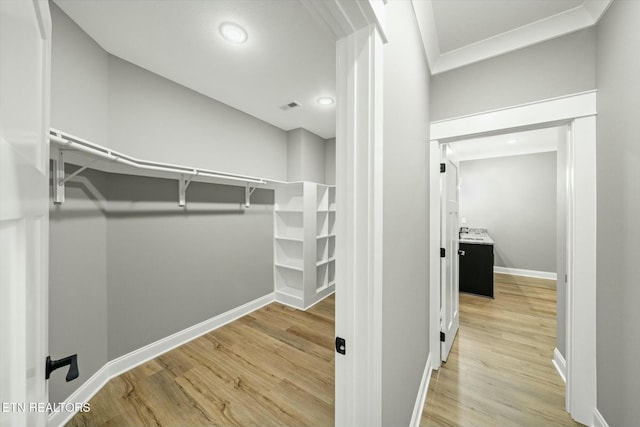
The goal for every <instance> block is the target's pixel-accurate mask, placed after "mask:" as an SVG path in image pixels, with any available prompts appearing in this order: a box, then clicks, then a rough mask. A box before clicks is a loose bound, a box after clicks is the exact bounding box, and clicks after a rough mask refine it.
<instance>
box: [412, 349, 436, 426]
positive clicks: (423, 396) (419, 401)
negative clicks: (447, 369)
mask: <svg viewBox="0 0 640 427" xmlns="http://www.w3.org/2000/svg"><path fill="white" fill-rule="evenodd" d="M432 371H433V366H432V364H431V352H430V353H429V356H427V363H425V365H424V372H423V373H422V381H420V388H418V396H417V397H416V403H415V405H414V407H413V414H412V415H411V423H410V424H409V427H418V426H419V425H420V419H421V418H422V409H423V408H424V402H425V401H426V400H427V391H429V381H431V372H432Z"/></svg>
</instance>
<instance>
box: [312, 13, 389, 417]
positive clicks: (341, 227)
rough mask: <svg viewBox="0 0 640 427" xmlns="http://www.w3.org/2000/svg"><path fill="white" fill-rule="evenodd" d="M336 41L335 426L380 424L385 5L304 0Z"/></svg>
mask: <svg viewBox="0 0 640 427" xmlns="http://www.w3.org/2000/svg"><path fill="white" fill-rule="evenodd" d="M301 2H302V4H303V5H304V6H305V7H306V8H307V10H308V11H309V12H310V13H311V15H312V16H313V17H314V18H315V19H316V21H317V22H318V23H319V24H320V25H322V26H324V27H325V28H326V29H327V31H329V32H330V33H332V34H333V35H334V36H335V38H336V41H337V43H336V65H337V67H336V98H337V99H336V326H335V332H336V337H341V338H344V339H345V340H346V347H345V354H336V372H335V383H336V394H335V402H336V404H335V425H336V426H337V427H343V426H344V427H347V426H365V425H366V426H370V427H375V426H380V425H381V424H382V262H381V261H382V155H383V152H382V139H383V128H382V109H383V103H382V93H383V90H382V72H383V62H382V52H383V49H382V46H383V43H384V42H386V35H385V25H384V14H385V11H384V2H383V0H362V1H357V2H356V1H353V0H332V1H326V2H325V1H314V0H301Z"/></svg>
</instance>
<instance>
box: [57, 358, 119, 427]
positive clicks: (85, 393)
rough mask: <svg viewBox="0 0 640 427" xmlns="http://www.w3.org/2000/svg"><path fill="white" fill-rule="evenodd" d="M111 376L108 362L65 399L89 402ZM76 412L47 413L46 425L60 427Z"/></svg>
mask: <svg viewBox="0 0 640 427" xmlns="http://www.w3.org/2000/svg"><path fill="white" fill-rule="evenodd" d="M111 378H112V377H111V376H110V375H109V362H107V363H106V364H105V365H103V366H102V368H100V369H98V371H97V372H96V373H95V374H93V375H92V376H91V378H89V379H88V380H87V381H85V382H84V384H82V385H81V386H80V387H78V388H77V389H76V391H74V392H73V393H71V395H70V396H69V397H67V400H65V403H67V402H74V403H75V402H78V403H85V402H89V400H91V398H92V397H93V396H94V395H95V394H96V393H97V392H99V391H100V389H101V388H102V387H104V386H105V385H107V383H108V382H109V380H110V379H111ZM65 407H66V406H65ZM75 414H76V412H67V411H64V412H54V413H52V414H51V415H49V419H48V421H47V426H49V427H58V426H59V427H62V426H64V425H65V424H67V423H68V422H69V421H70V420H71V418H73V416H74V415H75Z"/></svg>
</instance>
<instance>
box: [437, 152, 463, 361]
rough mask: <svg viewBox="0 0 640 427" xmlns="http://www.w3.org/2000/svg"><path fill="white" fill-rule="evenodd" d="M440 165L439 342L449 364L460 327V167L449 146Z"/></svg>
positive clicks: (442, 354)
mask: <svg viewBox="0 0 640 427" xmlns="http://www.w3.org/2000/svg"><path fill="white" fill-rule="evenodd" d="M441 162H442V163H444V164H445V165H446V166H445V172H444V173H441V174H440V176H441V179H440V182H441V189H442V190H441V209H442V213H441V216H440V217H441V221H442V225H441V228H440V245H441V246H440V247H441V248H444V249H445V257H444V258H441V265H440V271H441V291H440V332H442V333H443V334H444V340H442V339H441V340H440V341H441V342H440V359H441V360H442V361H443V362H446V361H447V358H448V357H449V352H450V351H451V347H452V346H453V341H454V340H455V338H456V334H457V333H458V327H459V325H460V313H459V304H460V296H459V294H460V289H459V283H458V279H459V275H458V247H459V243H458V230H459V204H458V168H457V166H456V164H454V163H453V162H452V161H451V160H448V159H447V152H446V145H445V144H443V145H442V146H441Z"/></svg>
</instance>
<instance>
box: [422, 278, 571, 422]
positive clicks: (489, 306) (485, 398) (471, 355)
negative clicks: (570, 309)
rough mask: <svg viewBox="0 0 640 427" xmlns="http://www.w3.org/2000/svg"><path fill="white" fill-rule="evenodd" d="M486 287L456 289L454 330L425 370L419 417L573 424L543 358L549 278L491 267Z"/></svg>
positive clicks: (549, 352) (551, 303)
mask: <svg viewBox="0 0 640 427" xmlns="http://www.w3.org/2000/svg"><path fill="white" fill-rule="evenodd" d="M494 295H495V299H494V300H492V299H487V298H483V297H478V296H473V295H465V294H461V295H460V330H459V331H458V336H457V337H456V340H455V342H454V345H453V348H452V350H451V354H450V355H449V360H448V361H447V363H446V364H443V365H442V367H441V368H440V369H439V370H438V371H434V372H433V375H432V377H431V382H430V384H429V391H428V394H427V401H426V403H425V406H424V410H423V412H422V419H421V423H420V425H421V426H422V427H427V426H428V427H431V426H439V427H440V426H465V427H467V426H483V427H489V426H527V427H529V426H532V427H533V426H535V427H538V426H580V425H581V424H578V423H576V422H574V421H573V420H572V419H571V417H570V416H569V415H568V414H567V412H565V410H564V383H563V382H562V380H561V379H560V377H559V375H558V373H557V372H556V370H555V368H554V367H553V365H552V363H551V359H552V358H553V349H554V347H555V340H556V318H555V316H556V292H555V282H554V281H550V280H542V279H526V278H522V277H513V276H508V275H502V274H496V275H495V291H494Z"/></svg>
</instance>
